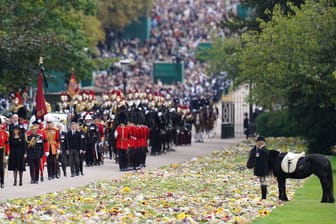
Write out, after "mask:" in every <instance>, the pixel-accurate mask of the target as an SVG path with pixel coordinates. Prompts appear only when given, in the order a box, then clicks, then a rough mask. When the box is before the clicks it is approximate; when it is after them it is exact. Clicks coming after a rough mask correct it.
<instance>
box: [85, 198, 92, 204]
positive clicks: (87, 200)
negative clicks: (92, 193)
mask: <svg viewBox="0 0 336 224" xmlns="http://www.w3.org/2000/svg"><path fill="white" fill-rule="evenodd" d="M84 202H86V203H90V202H93V198H84Z"/></svg>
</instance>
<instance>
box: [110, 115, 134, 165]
mask: <svg viewBox="0 0 336 224" xmlns="http://www.w3.org/2000/svg"><path fill="white" fill-rule="evenodd" d="M118 121H119V123H120V124H119V125H118V126H117V128H116V130H115V132H114V137H115V139H116V148H117V151H118V155H119V168H120V171H126V170H127V166H128V144H129V137H130V131H129V127H128V126H126V124H127V115H126V113H125V112H124V111H122V112H120V113H119V114H118Z"/></svg>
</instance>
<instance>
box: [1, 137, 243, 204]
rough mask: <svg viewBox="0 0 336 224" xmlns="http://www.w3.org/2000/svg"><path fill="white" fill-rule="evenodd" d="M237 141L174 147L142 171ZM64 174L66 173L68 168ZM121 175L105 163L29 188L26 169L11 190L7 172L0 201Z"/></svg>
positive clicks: (110, 163)
mask: <svg viewBox="0 0 336 224" xmlns="http://www.w3.org/2000/svg"><path fill="white" fill-rule="evenodd" d="M241 140H242V139H241V138H233V139H219V138H218V134H217V138H211V139H205V141H204V143H194V142H193V143H192V145H191V146H180V147H177V149H176V151H172V152H168V153H166V154H163V155H160V156H148V157H147V167H146V168H144V169H146V170H148V169H153V168H158V167H161V166H163V165H165V164H171V163H175V162H177V163H180V162H183V161H187V160H190V159H191V158H194V157H198V156H202V155H206V154H208V153H210V152H212V151H215V150H222V149H224V148H225V146H228V145H232V144H236V143H238V142H240V141H241ZM67 172H68V173H70V168H69V167H68V169H67ZM128 172H136V171H128ZM44 173H45V175H44V176H45V177H46V176H47V170H46V169H45V170H44ZM123 174H124V173H122V172H120V171H119V168H118V165H117V164H116V163H115V162H114V161H112V160H109V159H105V163H104V165H103V166H95V167H88V168H86V167H84V176H78V177H69V176H67V177H63V176H61V178H60V179H54V180H45V181H44V182H42V183H41V182H40V183H39V184H30V177H29V167H27V171H25V172H24V174H23V186H13V173H12V172H11V171H9V172H8V177H7V179H5V188H3V189H0V201H3V200H6V199H14V198H25V197H32V196H36V195H41V194H44V193H48V192H57V191H62V190H64V189H67V188H70V187H78V186H84V185H86V184H88V183H90V182H93V181H96V180H104V179H105V180H107V179H113V178H118V177H120V176H121V175H123ZM5 175H7V174H5Z"/></svg>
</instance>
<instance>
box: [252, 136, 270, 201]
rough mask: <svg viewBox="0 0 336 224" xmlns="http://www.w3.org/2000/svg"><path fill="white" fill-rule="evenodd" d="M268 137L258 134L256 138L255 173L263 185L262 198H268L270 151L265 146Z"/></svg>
mask: <svg viewBox="0 0 336 224" xmlns="http://www.w3.org/2000/svg"><path fill="white" fill-rule="evenodd" d="M265 143H266V139H265V137H263V136H258V138H257V140H256V145H255V148H256V158H255V166H254V175H255V176H257V177H259V180H260V185H261V196H262V197H261V198H262V199H266V195H267V185H266V176H267V175H268V173H269V170H268V158H269V152H268V149H267V148H266V146H265Z"/></svg>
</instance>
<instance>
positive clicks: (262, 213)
mask: <svg viewBox="0 0 336 224" xmlns="http://www.w3.org/2000/svg"><path fill="white" fill-rule="evenodd" d="M269 214H270V211H269V210H266V209H262V210H259V211H258V215H259V216H268V215H269Z"/></svg>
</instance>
